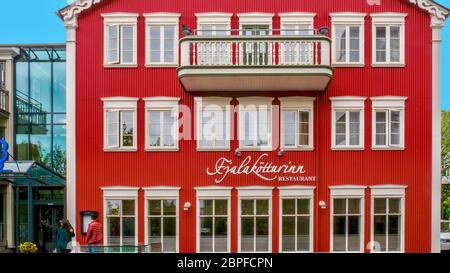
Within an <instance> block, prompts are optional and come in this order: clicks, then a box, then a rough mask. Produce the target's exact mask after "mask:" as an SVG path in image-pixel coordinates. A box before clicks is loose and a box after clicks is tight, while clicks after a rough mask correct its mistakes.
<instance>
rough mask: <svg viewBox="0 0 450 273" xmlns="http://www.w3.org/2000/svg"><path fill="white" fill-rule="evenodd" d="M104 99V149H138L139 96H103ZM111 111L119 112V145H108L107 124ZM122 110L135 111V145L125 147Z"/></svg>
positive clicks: (123, 150)
mask: <svg viewBox="0 0 450 273" xmlns="http://www.w3.org/2000/svg"><path fill="white" fill-rule="evenodd" d="M101 100H102V101H103V150H104V151H111V152H127V151H128V152H129V151H137V129H138V128H137V102H138V100H139V98H131V97H110V98H102V99H101ZM111 111H117V112H118V114H119V119H118V122H119V132H118V133H119V134H118V138H119V139H118V141H119V143H118V146H108V134H107V133H108V124H107V114H108V112H111ZM122 111H130V112H133V146H130V147H123V145H122V142H123V137H122V131H123V130H122V123H121V119H120V115H121V112H122Z"/></svg>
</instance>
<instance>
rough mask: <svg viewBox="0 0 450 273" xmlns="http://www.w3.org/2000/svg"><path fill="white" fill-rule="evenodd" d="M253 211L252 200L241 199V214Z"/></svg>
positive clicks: (248, 213) (249, 213)
mask: <svg viewBox="0 0 450 273" xmlns="http://www.w3.org/2000/svg"><path fill="white" fill-rule="evenodd" d="M254 213H255V212H254V200H241V214H242V215H253V214H254Z"/></svg>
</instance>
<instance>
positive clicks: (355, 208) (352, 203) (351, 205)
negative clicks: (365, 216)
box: [348, 198, 361, 214]
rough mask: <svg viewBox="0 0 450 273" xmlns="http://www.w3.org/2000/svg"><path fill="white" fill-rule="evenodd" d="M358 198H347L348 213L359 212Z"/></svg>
mask: <svg viewBox="0 0 450 273" xmlns="http://www.w3.org/2000/svg"><path fill="white" fill-rule="evenodd" d="M360 202H361V201H360V199H353V198H351V199H348V213H349V214H359V213H360Z"/></svg>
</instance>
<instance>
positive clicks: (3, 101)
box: [0, 86, 9, 117]
mask: <svg viewBox="0 0 450 273" xmlns="http://www.w3.org/2000/svg"><path fill="white" fill-rule="evenodd" d="M0 114H1V115H3V116H5V117H8V116H9V92H8V91H6V90H4V89H3V88H2V87H1V86H0Z"/></svg>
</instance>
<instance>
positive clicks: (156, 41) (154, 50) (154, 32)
mask: <svg viewBox="0 0 450 273" xmlns="http://www.w3.org/2000/svg"><path fill="white" fill-rule="evenodd" d="M160 31H161V29H160V27H159V26H151V27H150V35H149V36H150V62H153V63H159V62H161V55H160V54H161V32H160Z"/></svg>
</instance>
